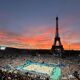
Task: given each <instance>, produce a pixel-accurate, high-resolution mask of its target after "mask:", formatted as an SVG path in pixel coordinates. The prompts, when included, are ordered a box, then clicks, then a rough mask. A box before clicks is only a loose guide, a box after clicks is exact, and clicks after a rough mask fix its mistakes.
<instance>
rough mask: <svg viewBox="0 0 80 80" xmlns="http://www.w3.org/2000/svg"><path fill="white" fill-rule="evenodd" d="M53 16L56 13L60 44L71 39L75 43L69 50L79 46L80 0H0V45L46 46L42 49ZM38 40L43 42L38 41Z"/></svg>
mask: <svg viewBox="0 0 80 80" xmlns="http://www.w3.org/2000/svg"><path fill="white" fill-rule="evenodd" d="M56 16H59V29H60V30H59V31H60V36H61V39H62V42H63V44H65V45H66V44H69V41H70V44H71V45H72V46H75V45H76V46H78V48H76V47H72V49H74V48H76V49H80V35H79V34H80V0H0V44H1V45H7V46H13V47H15V46H16V45H17V47H26V48H36V47H37V48H41V46H43V45H47V46H46V47H45V46H44V47H43V48H50V47H51V44H53V41H54V35H55V34H54V33H55V18H56ZM39 36H43V37H41V38H40V37H39ZM45 36H46V37H45ZM14 39H15V40H14ZM19 39H21V41H20V42H19ZM32 39H33V42H32ZM39 39H41V41H42V42H40V43H39V41H38V40H39ZM23 40H25V43H24V41H23ZM27 40H31V42H32V44H30V42H29V43H28V41H27ZM48 41H49V42H48ZM36 42H37V43H36ZM49 44H50V45H49ZM29 46H30V47H29ZM67 47H68V46H67ZM65 48H66V47H65Z"/></svg>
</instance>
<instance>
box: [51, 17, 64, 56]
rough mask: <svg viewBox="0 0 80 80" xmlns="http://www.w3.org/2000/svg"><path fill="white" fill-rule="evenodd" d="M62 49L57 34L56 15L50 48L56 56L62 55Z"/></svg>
mask: <svg viewBox="0 0 80 80" xmlns="http://www.w3.org/2000/svg"><path fill="white" fill-rule="evenodd" d="M63 50H64V48H63V45H62V43H61V39H60V36H59V28H58V17H56V34H55V38H54V44H53V45H52V48H51V53H52V54H55V55H57V56H62V53H63Z"/></svg>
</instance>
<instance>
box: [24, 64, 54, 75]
mask: <svg viewBox="0 0 80 80" xmlns="http://www.w3.org/2000/svg"><path fill="white" fill-rule="evenodd" d="M23 69H24V70H29V71H35V72H39V73H44V74H48V75H49V76H50V75H51V73H52V71H53V67H49V66H43V65H36V64H31V65H29V66H26V67H24V68H23Z"/></svg>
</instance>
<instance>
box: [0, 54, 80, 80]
mask: <svg viewBox="0 0 80 80" xmlns="http://www.w3.org/2000/svg"><path fill="white" fill-rule="evenodd" d="M26 60H32V61H37V62H45V63H50V64H51V63H55V64H62V66H60V67H61V69H62V77H66V78H67V79H66V80H68V77H69V75H71V74H73V73H74V72H75V71H78V74H79V76H80V60H76V59H74V60H73V59H72V60H70V59H61V58H56V57H54V56H53V55H48V54H46V55H43V54H42V55H40V54H38V55H36V56H33V55H26V54H25V55H23V54H10V55H6V54H5V55H4V54H0V66H6V65H8V64H10V65H11V66H12V67H13V68H15V67H16V66H19V65H22V64H24V63H25V61H26ZM0 74H2V76H3V77H1V75H0V78H2V80H5V77H6V76H4V75H5V74H6V72H3V73H2V72H1V71H0ZM7 75H9V77H8V78H13V76H14V79H11V80H32V79H30V77H28V78H29V79H28V78H27V79H25V78H26V76H25V75H23V77H21V76H20V75H19V74H18V75H14V74H11V73H8V74H7ZM10 76H11V77H10ZM16 77H17V79H15V78H16ZM21 78H24V79H21ZM6 80H9V79H7V78H6ZM37 80H39V79H37ZM73 80H77V79H73Z"/></svg>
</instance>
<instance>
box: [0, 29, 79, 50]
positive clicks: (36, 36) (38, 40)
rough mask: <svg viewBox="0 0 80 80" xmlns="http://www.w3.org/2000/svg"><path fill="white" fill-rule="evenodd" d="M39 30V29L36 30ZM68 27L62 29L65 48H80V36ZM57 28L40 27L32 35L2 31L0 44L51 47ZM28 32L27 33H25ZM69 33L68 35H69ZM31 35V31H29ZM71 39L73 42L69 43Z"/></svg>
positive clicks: (20, 46)
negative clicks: (69, 30)
mask: <svg viewBox="0 0 80 80" xmlns="http://www.w3.org/2000/svg"><path fill="white" fill-rule="evenodd" d="M36 30H37V31H36ZM67 31H68V29H67V30H65V29H63V30H62V31H60V35H61V41H62V44H63V46H64V48H65V49H69V48H70V49H78V50H79V49H80V42H79V40H80V38H79V35H77V33H74V32H70V33H67ZM54 33H55V29H52V28H45V29H44V30H42V27H41V30H40V28H39V30H38V28H37V29H35V31H34V33H31V34H32V36H26V35H24V36H22V35H18V34H15V33H12V32H7V31H4V32H3V31H0V45H6V46H9V47H16V48H35V49H36V48H37V49H38V48H41V49H50V48H51V47H52V45H53V42H54V36H55V34H54ZM25 34H27V33H25ZM67 34H68V35H67ZM28 35H29V33H28ZM69 40H71V43H70V44H69Z"/></svg>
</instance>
